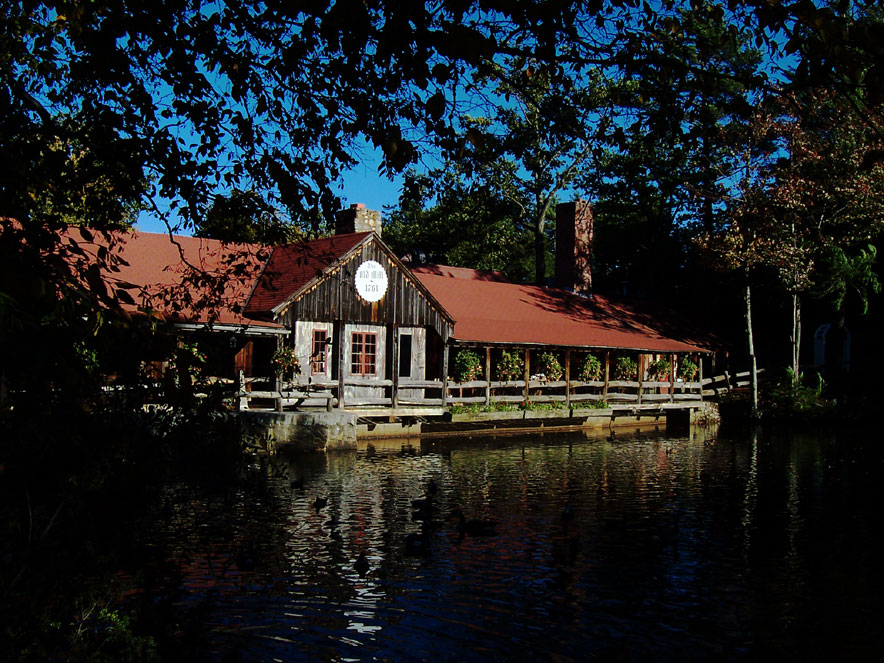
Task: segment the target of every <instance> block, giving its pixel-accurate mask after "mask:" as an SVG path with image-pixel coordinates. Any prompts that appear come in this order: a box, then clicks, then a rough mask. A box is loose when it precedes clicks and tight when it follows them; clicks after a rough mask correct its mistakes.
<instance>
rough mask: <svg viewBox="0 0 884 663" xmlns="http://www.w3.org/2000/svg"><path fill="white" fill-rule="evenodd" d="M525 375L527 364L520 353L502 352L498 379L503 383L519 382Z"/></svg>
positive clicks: (498, 364) (498, 366) (498, 363)
mask: <svg viewBox="0 0 884 663" xmlns="http://www.w3.org/2000/svg"><path fill="white" fill-rule="evenodd" d="M524 374H525V362H524V361H523V359H522V357H521V355H520V354H519V352H518V351H513V352H507V351H506V350H502V351H501V353H500V360H499V361H498V362H497V377H498V379H500V380H502V381H503V382H511V381H513V380H518V379H519V378H521V377H522V376H523V375H524Z"/></svg>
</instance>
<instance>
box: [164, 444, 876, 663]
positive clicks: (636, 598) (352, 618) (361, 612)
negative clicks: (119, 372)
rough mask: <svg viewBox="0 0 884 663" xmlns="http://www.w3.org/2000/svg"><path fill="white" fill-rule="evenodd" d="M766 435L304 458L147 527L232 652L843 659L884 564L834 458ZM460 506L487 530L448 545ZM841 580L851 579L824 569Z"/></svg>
mask: <svg viewBox="0 0 884 663" xmlns="http://www.w3.org/2000/svg"><path fill="white" fill-rule="evenodd" d="M780 444H787V445H791V446H789V451H790V453H787V454H784V453H782V449H781V447H779V446H775V445H774V444H768V445H760V444H759V443H758V442H757V440H756V441H753V440H751V439H750V440H747V439H729V438H720V437H716V436H711V437H708V438H703V437H698V436H695V437H692V438H691V437H681V438H673V437H665V436H663V435H649V434H643V435H634V436H628V435H622V436H621V435H618V436H617V437H616V438H614V439H611V438H595V439H593V438H589V439H587V438H585V437H582V436H567V437H566V436H554V437H544V438H524V439H515V438H511V439H508V440H506V441H501V440H495V441H488V442H483V441H476V440H473V441H470V442H468V443H465V444H457V443H451V444H445V445H435V444H434V445H427V446H426V447H425V448H424V449H420V448H411V449H406V452H404V451H403V450H402V449H399V448H392V449H382V448H374V449H370V450H366V451H360V452H358V453H349V454H340V455H336V456H327V457H326V456H322V457H315V456H314V457H305V458H302V459H296V460H291V461H288V462H287V464H286V465H285V468H284V470H285V471H284V472H281V471H280V470H279V468H278V467H277V468H272V467H265V468H264V471H265V472H266V474H265V481H263V482H258V483H259V485H262V486H263V488H262V489H261V490H260V491H255V490H250V489H247V488H244V489H242V490H240V491H239V492H238V493H236V494H234V495H233V497H228V499H227V500H226V501H223V502H214V501H211V500H208V499H206V498H200V497H198V496H187V498H186V499H181V497H182V496H181V495H178V496H177V497H176V499H174V500H170V502H171V503H174V504H175V507H174V517H173V518H171V519H169V521H168V523H167V524H166V525H165V527H164V528H158V532H162V536H164V537H166V538H167V539H168V540H170V541H172V542H174V546H173V549H174V550H175V553H174V555H173V558H174V561H175V562H176V563H178V564H179V565H180V567H181V568H182V569H183V576H184V584H185V586H186V587H187V589H188V592H189V596H190V600H191V601H197V602H198V601H200V600H202V599H204V598H205V597H207V596H211V599H212V616H211V622H212V624H214V625H215V627H214V630H213V631H212V635H211V637H212V638H213V639H214V643H215V644H214V649H213V651H218V652H223V651H225V650H229V649H233V648H236V649H238V650H239V652H240V654H241V655H242V656H243V659H244V660H254V661H258V660H272V659H274V658H278V659H280V660H391V661H392V660H397V661H398V660H420V659H428V658H431V657H432V658H433V659H434V660H466V661H472V660H476V661H478V660H488V659H494V660H505V659H512V658H518V657H524V656H527V655H532V656H535V657H540V658H544V659H549V660H560V661H569V660H574V661H582V660H587V659H592V658H598V659H600V660H605V659H608V658H625V659H629V660H645V659H653V660H679V661H683V660H708V659H709V658H712V657H715V658H716V659H720V660H739V659H744V658H747V657H751V656H752V655H755V654H759V653H769V652H771V651H779V650H781V649H784V648H788V647H793V648H794V647H797V648H798V650H800V651H804V652H811V653H813V652H816V653H818V652H829V653H833V654H837V653H838V652H839V651H840V650H839V647H838V645H837V644H833V643H835V642H836V640H837V638H836V637H835V635H836V634H838V633H845V632H846V633H847V634H848V635H849V637H851V638H852V640H851V642H852V643H853V644H852V645H851V647H852V648H851V651H861V652H862V651H866V650H871V647H872V646H875V647H877V646H878V645H879V644H881V636H874V635H870V634H871V633H877V630H872V628H871V626H872V622H873V620H874V618H875V616H876V615H877V616H880V611H879V610H878V609H877V605H878V604H877V600H876V599H872V598H870V597H867V596H866V595H865V594H863V592H872V591H875V590H880V589H881V588H882V582H881V571H880V568H879V565H878V564H877V562H874V561H873V560H872V559H871V558H870V557H865V556H863V555H862V554H861V553H857V552H856V551H853V552H851V550H852V549H853V545H852V544H855V543H857V542H858V539H857V537H858V536H859V537H860V538H862V537H866V539H867V538H868V537H867V534H868V532H869V531H871V529H870V527H869V526H868V525H869V523H868V522H866V518H870V517H871V514H870V513H869V512H868V511H866V510H863V509H862V508H857V504H856V502H855V501H850V502H849V503H850V504H851V506H852V509H851V512H850V514H849V517H848V516H847V515H846V514H844V513H842V511H844V510H845V506H844V500H843V499H842V498H843V480H842V479H843V476H842V475H843V471H844V467H845V465H844V462H847V461H845V460H843V459H842V460H839V459H838V458H833V457H831V456H833V455H837V454H838V453H841V452H839V451H837V450H834V449H833V448H831V446H830V447H825V448H823V449H822V450H820V448H819V447H818V448H817V449H816V450H815V452H814V453H813V454H811V453H810V452H809V451H808V452H804V451H802V449H803V448H804V447H806V446H807V444H808V443H806V442H805V443H803V444H804V447H803V446H801V444H798V443H797V442H795V441H789V440H787V441H786V442H781V443H780ZM803 454H805V455H803ZM275 462H277V463H278V462H281V461H275ZM292 477H299V478H302V479H303V485H301V481H300V479H299V481H298V482H296V487H293V485H292V484H293V481H292ZM833 477H841V479H839V480H838V481H835V480H833ZM430 481H432V482H433V483H434V484H435V485H436V486H438V491H437V492H436V494H435V495H434V496H431V502H432V504H431V505H429V506H426V507H425V508H424V509H421V512H420V513H419V514H418V517H415V509H414V508H413V506H412V502H413V500H417V499H426V498H427V493H428V490H427V486H428V484H429V482H430ZM317 497H322V498H324V499H327V500H328V502H327V504H326V505H325V506H323V507H322V508H320V509H317V508H316V507H315V506H314V504H315V500H316V498H317ZM839 505H840V506H839ZM454 509H461V510H462V511H463V512H464V513H465V514H467V517H470V518H472V517H477V518H492V519H494V520H497V521H498V526H497V528H496V534H495V535H492V536H475V537H472V536H461V535H459V534H458V532H457V529H456V522H457V521H456V520H455V519H454V518H452V515H451V514H452V511H453V510H454ZM842 516H843V520H842ZM857 519H859V522H857ZM844 521H850V522H853V523H854V524H855V525H858V527H856V528H855V529H854V530H851V529H846V528H844V526H843V525H842V524H841V523H842V522H844ZM833 528H834V530H835V531H834V532H833V531H832V530H833ZM854 531H856V532H859V533H860V534H854V533H853V532H854ZM833 537H834V538H833ZM866 539H863V540H866ZM415 542H417V543H419V546H418V547H417V548H415ZM817 549H822V550H825V551H826V559H825V560H824V559H822V558H821V555H820V554H819V553H818V552H815V551H816V550H817ZM360 554H364V556H365V560H366V561H367V562H368V570H367V571H366V570H365V569H362V571H363V573H360V572H359V570H358V566H357V565H356V561H357V559H358V558H359V556H360ZM842 559H843V560H845V562H843V563H842V562H841V561H839V560H842ZM853 573H860V574H861V575H862V576H863V578H864V583H840V584H839V583H838V582H837V580H836V579H835V578H833V577H832V576H833V574H836V575H837V574H844V576H845V577H848V576H850V574H853ZM807 601H809V602H811V604H813V605H815V607H816V609H817V610H819V609H824V606H825V605H826V604H835V605H839V606H842V607H843V606H850V605H859V606H861V610H858V612H857V614H856V615H854V617H855V618H856V619H858V620H859V622H860V623H859V624H853V625H851V624H850V622H849V620H848V619H847V618H838V619H836V621H835V624H834V625H831V626H827V625H826V624H822V625H821V624H820V620H819V619H818V618H814V616H813V615H814V609H813V608H812V607H810V606H809V605H808V604H807V603H802V602H807ZM813 602H816V603H815V604H814V603H813ZM796 605H797V606H799V607H795V606H796ZM846 610H848V611H849V608H847V609H846ZM864 626H867V627H869V628H868V629H864V628H863V627H864ZM808 643H813V645H811V644H808ZM863 643H865V645H867V647H866V648H864V646H863ZM876 651H877V650H876Z"/></svg>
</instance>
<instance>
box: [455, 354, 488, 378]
mask: <svg viewBox="0 0 884 663" xmlns="http://www.w3.org/2000/svg"><path fill="white" fill-rule="evenodd" d="M454 375H455V377H457V379H458V380H459V381H460V382H469V381H471V380H476V379H478V378H479V377H480V376H481V375H482V360H481V359H480V358H479V355H477V354H476V353H475V352H473V351H472V350H460V351H459V352H458V353H457V356H456V357H455V358H454Z"/></svg>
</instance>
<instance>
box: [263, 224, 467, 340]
mask: <svg viewBox="0 0 884 663" xmlns="http://www.w3.org/2000/svg"><path fill="white" fill-rule="evenodd" d="M365 260H374V261H376V262H378V263H380V264H381V265H383V266H384V269H385V271H386V272H387V292H386V293H385V294H384V296H383V298H382V299H381V300H380V301H378V302H374V303H369V302H366V301H364V300H363V299H362V298H360V297H359V295H358V294H357V293H356V287H355V284H354V277H355V275H356V269H357V268H358V267H359V265H360V264H362V262H364V261H365ZM298 320H313V321H331V320H343V321H345V322H347V323H355V324H360V323H362V324H365V323H380V324H395V325H400V326H403V327H430V328H433V329H435V330H436V332H437V333H438V334H439V335H440V336H441V337H442V338H443V339H447V338H448V337H449V336H450V334H451V329H452V325H451V323H449V322H448V320H447V319H446V318H445V316H444V315H442V314H441V313H440V312H439V311H438V310H436V308H435V307H434V305H433V303H431V301H430V300H429V299H427V297H426V296H425V295H424V294H423V293H422V292H421V291H420V290H419V289H418V288H417V287H415V285H414V282H413V281H412V280H411V279H410V278H409V277H408V276H407V275H406V274H405V273H403V272H402V271H401V270H400V269H399V267H398V266H397V265H396V264H395V263H394V262H393V261H392V260H390V258H389V257H388V256H387V253H386V252H385V251H384V250H383V249H382V248H381V247H380V246H379V245H378V243H377V241H375V240H372V241H369V242H367V243H366V244H365V245H364V246H362V247H361V249H360V250H358V251H356V252H355V253H354V254H353V255H352V256H350V257H349V258H348V259H347V260H346V261H345V262H344V263H342V264H341V266H340V267H338V268H337V269H335V270H334V271H333V272H332V273H330V274H329V275H328V276H327V277H326V278H324V279H322V280H320V281H319V282H318V283H316V284H315V285H314V286H313V287H312V288H311V289H310V290H308V291H306V292H304V293H302V294H301V295H300V296H299V297H298V298H297V300H295V301H293V302H291V304H290V305H289V306H288V307H287V309H286V310H285V311H283V312H282V313H281V315H280V316H279V318H278V319H277V322H280V323H282V324H284V325H285V326H287V327H288V328H289V329H293V328H294V323H295V322H296V321H298Z"/></svg>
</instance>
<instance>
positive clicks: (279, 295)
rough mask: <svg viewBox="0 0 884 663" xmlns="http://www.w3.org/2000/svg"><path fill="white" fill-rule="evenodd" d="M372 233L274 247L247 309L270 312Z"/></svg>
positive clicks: (263, 312) (254, 312)
mask: <svg viewBox="0 0 884 663" xmlns="http://www.w3.org/2000/svg"><path fill="white" fill-rule="evenodd" d="M369 235H371V233H370V232H362V233H349V234H345V235H333V236H331V237H323V238H320V239H314V240H312V241H309V242H299V243H297V244H287V245H285V246H276V247H274V248H273V253H272V254H271V255H270V260H268V262H267V267H266V268H265V269H264V272H263V273H262V274H261V277H260V278H259V279H258V283H257V285H256V286H255V291H254V292H253V293H252V296H251V298H250V299H249V303H248V306H247V312H248V313H251V314H266V313H269V312H270V311H272V310H273V309H274V308H276V307H277V306H279V305H280V304H282V303H283V302H284V301H285V300H287V299H288V298H289V297H291V296H292V295H293V294H295V293H296V292H297V291H298V290H300V289H301V288H302V287H304V286H305V285H307V284H308V283H309V282H310V281H312V280H313V279H315V278H317V277H318V276H320V275H321V274H322V273H323V272H324V271H325V269H326V268H327V267H328V266H329V265H331V264H332V263H333V262H335V261H336V260H338V259H339V258H341V257H343V256H344V255H346V254H347V252H349V251H350V250H351V249H353V248H354V247H355V246H356V245H358V244H359V243H360V242H362V241H363V240H364V239H365V238H366V237H368V236H369Z"/></svg>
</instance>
